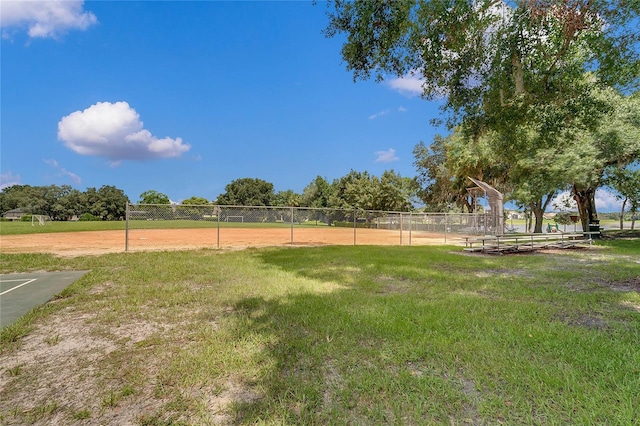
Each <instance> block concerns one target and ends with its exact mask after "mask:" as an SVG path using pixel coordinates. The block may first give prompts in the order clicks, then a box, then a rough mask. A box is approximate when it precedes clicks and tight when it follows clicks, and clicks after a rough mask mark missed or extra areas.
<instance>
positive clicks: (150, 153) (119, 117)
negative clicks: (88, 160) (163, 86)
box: [58, 102, 191, 164]
mask: <svg viewBox="0 0 640 426" xmlns="http://www.w3.org/2000/svg"><path fill="white" fill-rule="evenodd" d="M58 139H59V140H61V141H62V142H63V143H64V145H65V146H66V147H67V148H69V149H71V150H72V151H74V152H76V153H78V154H80V155H91V156H96V157H104V158H107V159H109V160H111V161H113V162H115V163H116V164H117V163H119V162H120V161H122V160H153V159H159V158H174V157H179V156H180V155H182V153H183V152H187V151H189V149H191V146H190V145H189V144H185V143H183V142H182V139H181V138H175V139H172V138H169V137H165V138H162V139H160V138H157V137H156V136H154V135H152V134H151V132H149V130H147V129H145V128H144V123H143V122H142V121H141V120H140V115H139V114H138V113H137V112H136V110H135V109H133V108H131V107H130V106H129V104H128V103H127V102H116V103H110V102H98V103H96V104H95V105H91V106H90V107H89V108H87V109H85V110H84V111H75V112H73V113H71V114H69V115H67V116H66V117H62V119H61V120H60V122H59V123H58Z"/></svg>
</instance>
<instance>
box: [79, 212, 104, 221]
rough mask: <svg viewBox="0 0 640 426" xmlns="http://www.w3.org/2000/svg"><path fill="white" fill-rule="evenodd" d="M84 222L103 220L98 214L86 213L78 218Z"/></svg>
mask: <svg viewBox="0 0 640 426" xmlns="http://www.w3.org/2000/svg"><path fill="white" fill-rule="evenodd" d="M78 220H80V221H82V222H90V221H95V220H102V219H100V218H99V217H98V216H94V215H92V214H91V213H85V214H83V215H82V216H80V219H78Z"/></svg>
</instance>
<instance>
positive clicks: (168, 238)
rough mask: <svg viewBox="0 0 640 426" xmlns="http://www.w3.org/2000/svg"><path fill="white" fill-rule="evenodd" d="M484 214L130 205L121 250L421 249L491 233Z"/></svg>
mask: <svg viewBox="0 0 640 426" xmlns="http://www.w3.org/2000/svg"><path fill="white" fill-rule="evenodd" d="M486 219H487V216H486V215H485V214H481V213H478V214H465V213H407V212H385V211H371V210H359V209H331V208H309V207H247V206H219V205H168V204H128V205H127V211H126V243H125V249H126V250H127V251H129V250H145V249H184V248H246V247H261V246H282V245H292V246H293V245H331V244H334V245H335V244H341V245H356V244H359V245H365V244H371V245H419V244H437V243H447V242H452V241H454V240H461V239H462V238H464V237H465V236H470V235H485V234H487V233H490V231H491V224H489V223H487V220H486Z"/></svg>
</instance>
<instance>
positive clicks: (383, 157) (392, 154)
mask: <svg viewBox="0 0 640 426" xmlns="http://www.w3.org/2000/svg"><path fill="white" fill-rule="evenodd" d="M375 154H376V163H392V162H394V161H398V160H399V158H398V157H396V150H395V149H393V148H389V150H388V151H376V153H375Z"/></svg>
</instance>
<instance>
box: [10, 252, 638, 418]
mask: <svg viewBox="0 0 640 426" xmlns="http://www.w3.org/2000/svg"><path fill="white" fill-rule="evenodd" d="M37 270H90V271H91V272H89V273H88V274H86V275H85V276H83V278H81V279H80V280H79V281H77V282H76V283H74V284H73V285H72V286H71V287H69V288H68V289H67V290H65V291H64V292H63V294H61V295H60V296H59V297H58V298H57V299H56V300H55V301H54V302H53V303H49V304H47V305H46V306H43V307H40V308H36V309H35V310H34V311H32V312H31V313H30V314H28V315H26V316H25V317H23V318H22V319H21V320H19V321H18V322H17V323H16V324H14V325H12V326H9V327H5V328H3V329H2V331H1V332H0V345H1V346H0V348H1V349H0V423H2V424H31V423H38V424H51V423H58V424H123V423H126V422H130V423H132V424H140V425H181V424H197V425H199V424H279V425H281V424H321V425H325V424H367V425H369V424H407V425H424V424H460V425H462V424H513V425H522V424H581V425H582V424H608V425H630V424H639V423H640V410H638V395H640V349H639V348H640V346H639V343H638V342H640V295H639V293H638V291H639V290H640V241H639V240H637V239H635V240H606V241H600V242H598V243H597V245H596V248H594V249H592V250H576V251H566V252H562V253H553V254H529V255H513V256H482V255H466V254H463V253H462V252H461V249H460V248H458V247H451V246H440V247H434V246H427V247H406V246H405V247H367V246H357V247H349V246H335V247H315V248H296V249H290V248H278V249H250V250H243V251H235V252H219V251H215V250H200V251H183V252H151V253H121V254H110V255H104V256H95V257H79V258H56V257H52V256H49V255H34V254H29V255H13V254H10V255H4V254H3V255H2V257H1V258H0V271H2V272H3V273H8V272H15V271H20V272H27V271H37Z"/></svg>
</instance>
